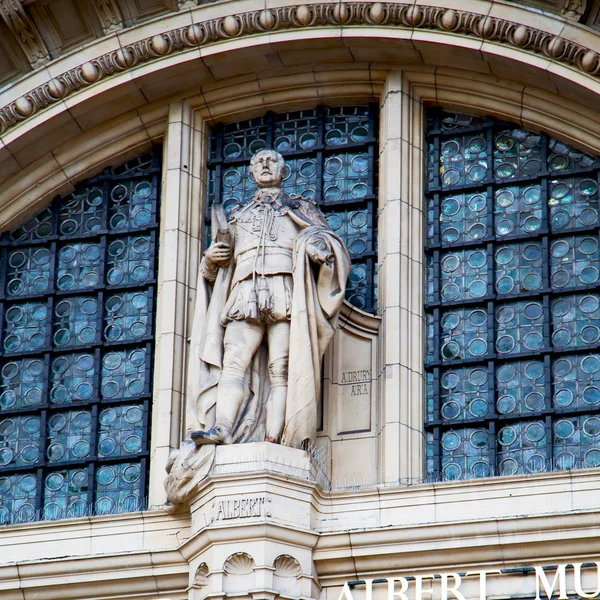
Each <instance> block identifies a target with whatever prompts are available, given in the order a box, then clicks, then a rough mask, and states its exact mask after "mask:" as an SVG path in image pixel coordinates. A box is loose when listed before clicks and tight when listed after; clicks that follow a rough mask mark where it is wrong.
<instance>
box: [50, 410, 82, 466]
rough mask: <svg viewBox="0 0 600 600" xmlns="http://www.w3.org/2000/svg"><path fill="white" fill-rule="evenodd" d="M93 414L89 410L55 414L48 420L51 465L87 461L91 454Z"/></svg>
mask: <svg viewBox="0 0 600 600" xmlns="http://www.w3.org/2000/svg"><path fill="white" fill-rule="evenodd" d="M91 432H92V414H91V412H90V411H89V410H71V411H68V412H61V413H55V414H53V415H52V416H50V417H49V419H48V448H47V450H46V456H47V458H48V461H49V462H50V463H61V462H67V461H71V460H81V459H87V458H89V456H90V452H91Z"/></svg>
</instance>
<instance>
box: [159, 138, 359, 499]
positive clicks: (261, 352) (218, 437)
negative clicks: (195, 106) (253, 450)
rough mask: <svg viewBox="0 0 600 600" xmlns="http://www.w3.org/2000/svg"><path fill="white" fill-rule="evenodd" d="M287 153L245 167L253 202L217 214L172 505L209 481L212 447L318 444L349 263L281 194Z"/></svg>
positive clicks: (200, 294) (318, 221)
mask: <svg viewBox="0 0 600 600" xmlns="http://www.w3.org/2000/svg"><path fill="white" fill-rule="evenodd" d="M286 169H287V167H286V165H285V161H284V159H283V157H282V156H281V155H280V154H279V153H277V152H275V151H273V150H261V151H260V152H258V153H257V154H255V155H254V156H253V157H252V160H251V161H250V172H251V173H252V176H253V178H254V181H255V182H256V185H257V190H256V192H255V193H254V196H253V198H252V199H251V200H250V201H249V202H248V203H247V204H245V205H242V206H236V207H235V208H234V210H232V211H231V213H230V214H229V215H227V214H226V213H225V210H224V208H223V206H222V205H214V206H213V209H212V234H213V243H212V244H211V246H210V247H209V248H208V249H207V250H206V252H205V255H204V258H203V260H202V262H201V264H200V269H199V275H198V286H197V293H196V305H195V311H194V320H193V324H192V334H191V337H190V349H189V363H188V386H187V399H186V402H187V404H186V423H187V440H186V441H184V443H183V445H182V447H181V449H179V450H175V451H174V452H173V453H172V455H171V457H170V458H169V464H168V465H167V471H168V472H169V476H168V477H167V481H166V488H167V492H168V497H169V500H170V501H171V502H172V503H174V504H177V503H179V502H182V501H183V500H184V499H185V498H186V496H187V494H188V493H189V492H190V491H191V490H192V489H193V486H194V483H195V482H197V481H199V480H201V479H202V478H203V477H205V476H206V474H207V473H208V471H209V470H210V468H211V466H212V461H213V460H214V448H215V445H219V444H232V443H244V442H262V441H268V442H274V443H282V444H284V445H287V446H292V447H295V448H301V447H303V446H304V445H305V444H306V443H307V442H309V441H310V440H313V439H314V437H315V434H316V426H317V405H318V401H319V394H320V365H321V360H322V358H323V354H324V353H325V350H326V348H327V345H328V344H329V341H330V340H331V338H332V337H333V334H334V332H335V325H336V322H337V317H338V314H339V310H340V308H341V305H342V302H343V299H344V292H345V287H346V280H347V277H348V274H349V271H350V258H349V256H348V251H347V250H346V247H345V245H344V243H343V241H342V240H341V239H340V238H339V237H338V236H336V235H335V234H334V233H333V232H331V231H330V230H329V228H328V224H327V220H326V219H325V216H324V215H323V213H322V212H321V211H320V209H319V207H318V206H317V205H316V204H315V203H314V202H313V201H312V200H309V199H307V198H303V197H301V196H296V195H288V194H286V193H285V192H284V191H283V189H282V187H281V185H282V182H283V179H284V177H285V175H286Z"/></svg>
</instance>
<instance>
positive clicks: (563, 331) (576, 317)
mask: <svg viewBox="0 0 600 600" xmlns="http://www.w3.org/2000/svg"><path fill="white" fill-rule="evenodd" d="M550 309H551V312H552V331H553V333H552V343H553V344H554V347H555V348H556V349H562V348H582V347H585V346H590V345H592V344H595V343H596V342H598V340H600V310H599V309H600V301H599V296H598V295H597V294H581V295H571V296H564V297H562V298H559V299H558V300H554V301H553V302H552V304H551V308H550Z"/></svg>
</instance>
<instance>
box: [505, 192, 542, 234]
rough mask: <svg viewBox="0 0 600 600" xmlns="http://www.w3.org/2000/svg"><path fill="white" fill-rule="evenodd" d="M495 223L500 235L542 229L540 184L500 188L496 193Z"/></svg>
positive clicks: (534, 231)
mask: <svg viewBox="0 0 600 600" xmlns="http://www.w3.org/2000/svg"><path fill="white" fill-rule="evenodd" d="M494 223H495V231H496V235H497V236H498V237H504V236H508V235H517V234H529V233H536V232H538V231H540V229H541V228H542V190H541V187H540V185H539V184H534V185H527V186H521V187H504V188H500V189H498V190H497V191H496V192H495V194H494Z"/></svg>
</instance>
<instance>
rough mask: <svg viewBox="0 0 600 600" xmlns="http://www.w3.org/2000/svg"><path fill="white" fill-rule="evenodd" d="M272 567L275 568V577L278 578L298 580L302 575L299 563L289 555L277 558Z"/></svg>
mask: <svg viewBox="0 0 600 600" xmlns="http://www.w3.org/2000/svg"><path fill="white" fill-rule="evenodd" d="M273 566H274V567H275V575H277V576H278V577H295V578H296V579H298V577H300V576H301V575H302V569H301V568H300V563H299V562H298V561H297V560H296V559H295V558H294V557H293V556H290V555H289V554H282V555H281V556H278V557H277V558H276V559H275V562H274V563H273Z"/></svg>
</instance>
